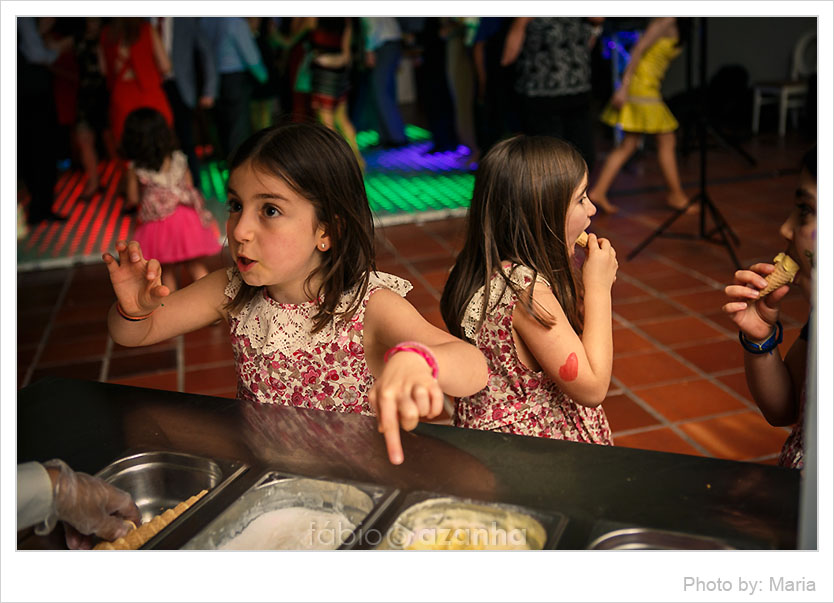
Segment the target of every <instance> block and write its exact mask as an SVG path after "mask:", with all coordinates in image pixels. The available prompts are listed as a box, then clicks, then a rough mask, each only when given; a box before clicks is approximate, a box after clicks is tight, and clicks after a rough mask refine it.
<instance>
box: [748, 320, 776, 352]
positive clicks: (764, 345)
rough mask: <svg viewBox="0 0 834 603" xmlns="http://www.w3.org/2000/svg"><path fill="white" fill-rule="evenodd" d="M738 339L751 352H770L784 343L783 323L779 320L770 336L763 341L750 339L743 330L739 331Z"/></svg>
mask: <svg viewBox="0 0 834 603" xmlns="http://www.w3.org/2000/svg"><path fill="white" fill-rule="evenodd" d="M738 340H739V341H740V342H741V347H743V348H744V349H745V350H746V351H748V352H750V353H751V354H769V353H770V352H772V351H773V349H774V348H775V347H776V346H778V345H779V344H780V343H782V323H781V322H779V321H778V320H777V321H776V325H775V326H774V327H773V331H772V332H771V333H770V336H769V337H768V338H767V339H765V340H764V341H763V342H761V343H754V342H752V341H750V340H749V339H747V336H746V335H745V334H744V333H742V332H741V331H739V332H738Z"/></svg>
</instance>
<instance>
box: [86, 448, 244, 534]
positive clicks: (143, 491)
mask: <svg viewBox="0 0 834 603" xmlns="http://www.w3.org/2000/svg"><path fill="white" fill-rule="evenodd" d="M247 468H248V466H247V465H246V464H244V463H241V462H239V461H226V460H222V459H210V458H206V457H201V456H196V455H193V454H186V453H182V452H164V451H149V452H136V453H134V454H130V455H128V456H125V457H123V458H120V459H118V460H116V461H114V462H113V463H111V464H109V465H107V466H106V467H105V468H104V469H102V470H101V471H99V472H98V473H97V474H96V476H97V477H100V478H101V479H103V480H105V481H106V482H109V483H111V484H113V485H114V486H116V487H118V488H121V489H122V490H125V491H126V492H128V493H129V494H130V495H131V496H132V497H133V500H134V501H135V502H136V506H138V507H139V512H140V513H141V514H142V522H143V523H144V522H147V521H150V520H151V519H152V518H153V517H154V516H156V515H159V514H160V513H162V512H164V511H165V510H166V509H170V508H173V507H175V506H176V505H177V504H178V503H180V502H182V501H184V500H187V499H188V498H190V497H191V496H193V495H195V494H198V493H199V492H200V491H202V490H208V493H207V494H206V495H204V496H203V497H202V498H201V499H200V500H199V501H197V503H196V504H195V505H194V506H192V507H191V508H189V509H188V510H187V511H186V512H185V513H183V514H182V515H180V516H179V517H178V518H177V519H176V520H174V522H172V524H171V525H170V526H168V527H167V528H166V529H164V530H162V531H161V532H160V533H159V534H157V536H154V538H153V539H151V540H150V541H148V542H147V543H146V544H145V546H144V547H142V548H153V545H154V543H155V542H158V541H159V540H160V539H161V537H163V536H164V535H165V534H167V533H170V532H171V530H172V527H173V526H175V525H178V524H180V523H181V522H182V521H183V519H184V518H187V517H189V516H191V515H193V514H194V513H195V512H196V510H197V509H199V508H201V507H202V506H203V505H205V503H206V501H208V500H211V499H212V498H213V497H214V496H216V495H217V493H218V492H220V491H221V490H222V489H223V488H224V487H225V486H226V485H228V484H229V483H230V482H231V481H232V480H234V479H236V478H237V477H238V476H239V475H240V474H242V473H243V472H244V471H245V470H246V469H247Z"/></svg>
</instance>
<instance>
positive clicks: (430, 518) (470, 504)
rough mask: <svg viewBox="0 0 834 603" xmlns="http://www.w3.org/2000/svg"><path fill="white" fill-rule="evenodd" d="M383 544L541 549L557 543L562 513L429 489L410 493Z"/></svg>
mask: <svg viewBox="0 0 834 603" xmlns="http://www.w3.org/2000/svg"><path fill="white" fill-rule="evenodd" d="M402 508H403V510H402V512H401V513H400V514H399V516H398V517H397V518H396V519H395V520H394V522H393V523H392V524H391V526H390V527H389V529H388V531H387V533H386V534H385V538H384V540H383V541H382V543H381V544H380V545H379V546H378V547H377V548H379V549H398V550H541V549H545V548H553V547H554V546H555V545H556V542H557V540H558V538H559V536H561V533H562V531H563V530H564V527H565V524H566V523H567V519H566V518H565V516H564V515H562V514H561V513H555V512H554V513H545V512H542V511H538V510H534V509H529V508H526V507H519V506H514V505H507V504H502V503H491V502H484V501H473V500H468V499H461V498H455V497H450V496H443V495H435V494H431V493H426V492H422V493H421V492H417V493H413V494H410V495H409V496H408V497H407V498H406V501H405V502H404V504H403V507H402Z"/></svg>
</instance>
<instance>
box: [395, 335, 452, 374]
mask: <svg viewBox="0 0 834 603" xmlns="http://www.w3.org/2000/svg"><path fill="white" fill-rule="evenodd" d="M397 352H414V353H415V354H420V356H422V357H423V360H425V361H426V363H428V365H429V368H431V376H432V379H437V373H438V372H439V370H440V369H439V367H438V366H437V358H435V357H434V353H433V352H432V351H431V349H430V348H429V347H427V346H424V345H423V344H422V343H417V342H416V341H403V342H402V343H398V344H397V345H395V346H394V347H392V348H391V349H390V350H388V351H387V352H385V356H384V357H383V361H385V362H388V359H389V358H390V357H391V356H393V355H394V354H396V353H397Z"/></svg>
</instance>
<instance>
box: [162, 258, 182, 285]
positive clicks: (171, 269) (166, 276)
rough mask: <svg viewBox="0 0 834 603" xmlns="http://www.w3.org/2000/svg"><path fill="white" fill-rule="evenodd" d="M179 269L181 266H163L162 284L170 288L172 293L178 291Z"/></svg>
mask: <svg viewBox="0 0 834 603" xmlns="http://www.w3.org/2000/svg"><path fill="white" fill-rule="evenodd" d="M177 268H179V264H165V265H164V266H162V284H163V285H165V286H166V287H168V289H170V290H171V292H174V291H176V290H177V274H176V272H177Z"/></svg>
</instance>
